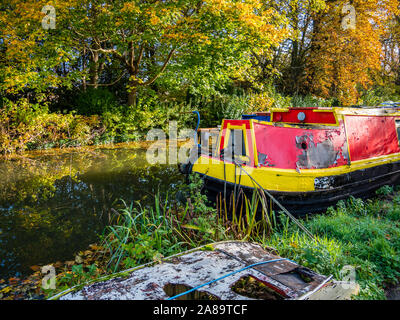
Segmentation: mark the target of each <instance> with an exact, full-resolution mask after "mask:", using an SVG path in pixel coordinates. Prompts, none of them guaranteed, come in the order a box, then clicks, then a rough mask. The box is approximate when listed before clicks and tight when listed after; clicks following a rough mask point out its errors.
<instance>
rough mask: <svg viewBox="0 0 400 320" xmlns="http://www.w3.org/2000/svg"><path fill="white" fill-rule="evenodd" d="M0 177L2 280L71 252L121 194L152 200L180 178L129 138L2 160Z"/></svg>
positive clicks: (100, 224)
mask: <svg viewBox="0 0 400 320" xmlns="http://www.w3.org/2000/svg"><path fill="white" fill-rule="evenodd" d="M0 177H1V179H2V182H1V184H0V279H1V278H6V277H11V276H19V275H21V274H22V275H25V274H27V273H29V272H30V271H31V270H30V269H29V266H32V265H38V264H39V265H40V264H47V263H50V262H55V261H61V260H71V259H73V254H74V253H76V252H77V251H79V250H83V249H85V248H87V246H88V245H89V244H90V243H93V242H94V241H96V240H97V234H99V233H101V232H102V231H103V229H104V226H105V225H107V224H108V223H109V219H110V217H112V215H113V213H112V210H111V208H114V209H118V208H119V207H121V206H122V201H121V200H120V199H124V200H125V201H126V202H127V203H130V202H132V201H134V200H141V201H142V203H147V204H152V203H154V197H153V195H154V194H155V193H156V192H157V190H160V193H161V194H163V193H165V192H166V191H168V190H169V189H171V188H173V186H174V185H175V184H176V183H178V182H179V181H181V180H182V176H181V175H180V174H179V172H178V170H177V167H176V166H167V165H149V164H148V163H147V161H146V156H145V150H144V149H137V148H133V147H131V146H129V145H126V146H122V147H119V148H114V149H96V150H90V151H87V150H86V151H83V150H74V151H70V152H67V153H65V152H63V153H61V152H60V154H55V155H34V154H29V155H28V156H27V157H25V158H24V159H18V160H0Z"/></svg>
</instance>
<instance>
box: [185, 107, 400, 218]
mask: <svg viewBox="0 0 400 320" xmlns="http://www.w3.org/2000/svg"><path fill="white" fill-rule="evenodd" d="M211 131H212V130H205V132H202V140H201V141H202V142H201V145H199V148H198V150H199V151H198V152H195V154H192V157H191V159H190V161H189V162H188V163H187V164H186V165H184V166H182V168H183V171H184V172H185V173H191V172H194V173H197V174H199V175H201V176H202V177H203V178H204V181H205V188H206V189H207V190H208V193H209V195H210V196H212V197H214V196H216V195H218V194H219V193H222V192H223V193H224V196H227V195H229V193H230V192H232V190H236V189H237V188H242V189H243V190H244V191H245V192H252V190H253V189H254V188H260V187H261V188H263V189H264V190H266V191H268V192H269V193H270V194H271V195H272V196H273V197H274V198H275V199H277V200H278V201H279V202H280V203H281V204H282V205H283V206H284V207H285V208H286V209H287V210H289V211H290V212H291V213H293V214H296V215H303V214H308V213H315V212H323V211H325V210H326V209H327V208H328V207H329V206H332V205H335V204H336V203H337V202H338V201H339V200H342V199H346V198H348V197H349V196H354V197H359V198H366V197H368V196H370V195H371V194H373V193H374V192H375V191H376V190H377V189H378V188H380V187H382V186H384V185H395V184H397V183H398V182H399V181H400V144H399V141H400V140H399V138H400V106H399V105H397V104H388V105H383V106H381V107H348V108H321V107H310V108H288V109H275V110H272V111H271V112H270V113H262V114H260V113H259V114H254V115H245V116H243V117H242V119H224V120H223V121H222V124H221V126H220V128H219V130H218V135H216V134H215V136H216V137H217V138H216V139H215V140H216V141H215V143H214V145H213V146H214V148H213V149H214V150H212V151H210V150H209V149H210V148H209V147H208V146H207V144H208V140H209V139H208V137H209V136H210V135H211V134H210V132H211ZM214 131H215V130H214ZM241 168H242V169H243V170H241ZM214 199H215V198H214Z"/></svg>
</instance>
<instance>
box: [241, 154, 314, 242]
mask: <svg viewBox="0 0 400 320" xmlns="http://www.w3.org/2000/svg"><path fill="white" fill-rule="evenodd" d="M233 164H234V165H235V166H236V167H238V168H239V169H240V170H242V171H243V172H244V173H245V174H247V175H248V176H249V178H250V179H251V180H252V181H253V182H254V183H255V184H256V185H257V186H258V187H259V188H260V189H261V190H263V191H264V192H265V193H266V194H267V196H268V197H269V198H270V199H271V200H272V201H273V202H275V203H276V204H277V205H278V206H279V208H281V210H282V211H283V212H284V213H285V214H286V215H287V216H288V217H289V218H290V219H291V220H292V221H293V222H294V223H295V224H296V225H297V226H298V227H299V228H300V229H301V230H303V231H304V232H305V233H306V234H307V235H308V236H309V237H310V238H311V239H313V240H315V241H316V242H318V240H317V238H316V237H315V236H314V235H313V234H312V233H311V232H310V231H309V230H308V229H307V228H306V227H305V226H304V225H303V224H302V223H301V222H300V221H299V220H298V219H296V218H295V217H294V216H293V215H292V214H291V213H290V212H289V211H288V210H287V209H286V208H285V207H284V206H283V205H282V204H281V203H280V202H279V201H278V200H276V199H275V197H274V196H273V195H272V194H270V193H269V192H268V191H267V190H265V189H264V188H263V187H262V186H261V185H260V184H259V183H258V182H257V180H256V179H254V178H253V177H252V176H251V175H250V174H249V173H248V172H247V171H246V170H244V169H243V167H242V166H241V165H239V164H238V163H236V162H235V161H233Z"/></svg>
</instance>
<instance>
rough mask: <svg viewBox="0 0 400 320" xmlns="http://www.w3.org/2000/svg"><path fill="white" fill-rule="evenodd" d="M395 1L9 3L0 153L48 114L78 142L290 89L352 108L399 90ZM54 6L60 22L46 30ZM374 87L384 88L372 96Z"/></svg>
mask: <svg viewBox="0 0 400 320" xmlns="http://www.w3.org/2000/svg"><path fill="white" fill-rule="evenodd" d="M398 5H399V3H398V0H385V1H373V0H354V1H346V0H240V1H239V0H204V1H198V0H168V1H146V0H134V1H132V0H118V1H109V0H106V1H97V0H96V1H90V0H62V1H47V0H46V1H45V0H38V1H24V0H10V1H7V2H2V3H1V4H0V12H1V14H0V94H1V95H2V106H0V108H1V114H2V118H1V119H0V128H2V129H1V130H2V132H3V136H2V137H0V141H2V142H1V144H2V146H0V151H1V152H2V153H4V152H9V151H8V150H14V151H15V150H21V149H26V146H27V144H31V145H34V144H36V143H37V139H36V138H35V137H39V136H40V137H41V136H42V135H46V134H45V133H44V132H45V131H46V125H45V124H44V122H45V121H50V120H43V119H50V118H51V119H56V120H51V121H53V122H54V123H55V129H54V130H56V131H57V132H59V133H60V134H56V135H54V137H58V138H59V139H61V140H65V139H67V140H68V139H75V140H78V141H81V142H79V143H78V144H80V143H85V142H84V141H87V142H89V141H91V140H92V139H90V137H93V136H95V135H96V134H94V133H93V132H100V131H99V130H100V129H99V128H104V130H105V132H106V133H108V134H110V135H115V134H120V135H121V134H122V135H125V136H129V137H138V134H137V131H140V130H141V131H144V130H145V129H148V128H149V127H151V125H152V124H153V125H154V126H155V125H158V124H163V123H165V121H166V120H167V119H170V117H171V112H172V113H173V114H174V115H178V114H180V113H179V112H182V111H187V110H190V109H193V108H194V107H195V108H197V109H199V110H200V111H201V112H202V114H203V117H204V118H206V119H211V120H210V121H208V123H207V124H208V125H215V123H214V121H216V122H218V121H220V119H221V117H226V116H237V115H238V114H240V113H242V112H251V111H255V110H257V111H260V110H264V109H267V108H271V107H284V106H288V105H289V104H290V103H293V102H291V101H292V97H293V101H297V100H298V97H299V96H302V97H306V98H305V100H304V101H320V102H321V103H323V102H322V100H318V99H326V101H330V103H329V105H343V106H348V105H353V104H362V103H377V102H379V101H380V99H381V100H382V99H384V97H388V96H389V95H390V97H392V96H393V97H394V98H393V99H396V97H397V96H398V95H399V94H400V90H399V89H398V87H397V86H398V85H400V55H399V51H400V36H399V34H400V31H399V30H400V28H399V26H400V18H399V16H398V14H399V12H398ZM46 8H47V9H46ZM49 8H53V9H54V13H55V17H54V28H44V27H43V21H48V19H49V15H50V14H51V10H50V11H49ZM46 19H47V20H46ZM371 92H373V93H375V92H384V94H386V95H382V98H376V99H375V98H372V99H371V95H372V94H371ZM388 92H389V93H390V94H387V93H388ZM310 96H312V99H313V100H310V99H309V100H307V99H308V98H307V97H310ZM228 97H231V99H230V100H229V98H228ZM21 99H22V100H21ZM296 99H297V100H296ZM390 99H392V98H390ZM386 100H388V99H386ZM237 102H238V103H237ZM312 103H314V102H312ZM223 104H224V105H223ZM11 105H12V106H24V107H21V108H20V110H19V111H18V112H20V113H21V114H22V113H24V112H26V113H27V115H29V117H31V118H32V119H35V120H34V121H36V122H35V123H36V124H35V125H33V126H32V128H37V130H31V131H29V130H28V132H29V133H25V129H24V128H25V127H24V128H22V127H21V125H22V124H21V123H19V122H18V120H13V119H17V118H15V117H9V116H8V114H9V112H11V111H10V110H11V109H12V108H11V109H10V106H11ZM216 105H220V106H219V107H218V108H215V106H216ZM18 108H19V107H18ZM166 109H168V110H170V111H171V110H172V111H171V112H166V111H165V110H166ZM35 110H36V111H35ZM46 113H49V114H52V115H51V116H50V115H45V114H46ZM81 116H98V118H97V120H96V121H94V122H93V121H91V120H90V119H89V118H82V117H81ZM57 119H58V120H57ZM212 119H214V120H212ZM10 121H11V122H10ZM13 121H14V122H13ZM15 121H17V122H15ZM32 121H33V120H32ZM82 121H83V123H84V124H82V128H86V129H85V130H86V131H85V130H84V131H85V132H86V133H87V136H88V137H89V139H87V138H84V137H85V134H83V135H82V136H79V135H77V136H76V137H75V138H71V133H70V132H71V131H70V130H69V129H68V127H66V125H65V124H66V123H81V122H82ZM95 122H96V124H94V123H95ZM92 125H94V128H91V129H90V130H89V129H87V127H91V126H92ZM4 128H7V130H6V129H4ZM13 130H14V131H16V132H18V133H13ZM68 130H69V131H68ZM68 132H69V133H68ZM42 141H47V140H46V139H42ZM45 144H47V142H46V143H45ZM52 144H54V145H57V143H56V142H55V143H53V142H52Z"/></svg>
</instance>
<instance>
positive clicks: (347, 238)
mask: <svg viewBox="0 0 400 320" xmlns="http://www.w3.org/2000/svg"><path fill="white" fill-rule="evenodd" d="M200 189H201V181H192V183H191V184H190V185H189V187H188V189H185V187H184V186H182V188H181V189H180V190H179V192H181V193H184V194H186V196H187V198H186V201H184V202H179V201H176V200H175V198H174V197H172V196H171V197H168V198H166V199H160V198H156V200H155V203H154V206H147V207H142V206H140V205H139V203H136V204H132V205H127V206H126V207H125V208H124V209H122V210H121V211H119V214H118V216H117V217H116V219H115V220H114V221H113V223H112V224H111V225H110V226H108V227H106V229H105V232H104V233H103V236H102V237H101V239H99V241H98V244H96V245H91V246H89V248H88V250H85V251H81V252H79V253H78V254H77V255H76V256H75V257H74V259H71V261H66V262H64V263H60V262H58V263H55V264H53V266H54V267H55V268H56V269H55V270H56V275H57V276H56V279H57V280H56V289H49V290H43V289H42V288H40V286H41V281H42V278H43V275H41V273H40V267H38V266H35V267H34V268H36V272H35V273H33V275H32V276H31V277H29V278H27V279H25V281H19V282H18V280H17V279H10V280H9V281H8V283H7V281H3V283H2V284H0V288H2V289H0V294H2V299H15V298H29V297H30V298H34V299H35V298H45V297H50V296H52V295H54V294H56V293H58V292H61V291H63V290H65V289H67V288H69V287H71V286H74V285H80V284H83V283H86V282H88V281H96V279H98V278H100V277H102V276H109V275H111V274H112V273H115V272H118V271H121V270H125V269H128V268H132V267H134V266H137V265H141V264H143V263H147V262H151V261H156V262H157V261H158V262H161V261H162V259H163V257H167V256H170V255H172V254H175V253H179V252H182V251H184V250H187V249H190V248H195V247H198V246H200V245H204V244H207V243H211V242H216V241H221V240H246V241H252V242H257V243H260V244H262V245H263V246H265V247H266V246H268V247H273V248H275V249H276V253H277V254H279V255H280V256H283V257H286V258H289V259H292V260H294V261H297V262H298V263H300V264H302V265H304V266H306V267H308V268H310V269H312V270H314V271H316V272H318V273H321V274H325V275H327V274H333V275H334V277H335V278H336V279H337V280H341V279H343V278H344V277H346V275H345V274H343V273H342V270H343V267H344V266H352V267H354V270H355V272H356V281H357V282H358V283H359V284H360V288H361V290H360V294H359V296H357V297H356V299H386V295H388V297H389V298H390V297H394V296H395V295H393V294H391V292H392V291H393V290H392V289H390V288H393V287H396V286H397V285H398V283H399V282H398V279H399V278H400V260H399V256H400V241H399V239H400V238H399V236H400V224H399V222H398V221H399V218H400V192H399V191H394V190H393V188H391V187H384V188H382V189H380V190H379V191H378V192H377V196H376V198H374V199H370V200H367V201H361V200H359V199H354V198H352V199H349V200H348V201H347V202H339V203H338V205H337V208H336V209H333V208H332V209H329V210H328V212H327V213H326V214H325V215H317V216H312V217H309V218H308V219H306V220H304V221H303V223H304V225H305V226H306V227H307V228H308V229H309V230H310V231H311V232H312V233H313V234H314V235H315V236H316V239H317V241H314V240H311V239H310V238H308V237H307V236H306V235H305V234H304V233H302V231H301V230H299V229H298V227H297V226H295V225H293V224H292V223H291V222H290V221H289V220H288V219H286V217H285V216H282V215H278V214H277V216H276V219H277V220H278V221H280V223H278V224H277V225H275V226H274V228H273V232H272V233H271V232H263V231H265V230H268V228H269V224H268V222H266V221H265V220H264V219H262V220H260V221H255V220H254V219H253V216H252V213H251V210H250V211H247V212H248V214H247V215H243V216H242V218H241V219H240V220H238V219H236V220H233V221H232V220H227V219H226V218H225V217H224V212H223V211H221V210H218V209H217V210H216V209H215V208H212V207H209V206H208V205H207V204H206V202H205V199H204V197H203V196H202V195H201V194H200V193H199V191H200ZM248 201H249V202H248V205H249V206H248V208H250V207H252V206H251V205H252V204H254V203H251V200H248ZM260 231H261V232H260ZM385 289H387V290H386V291H387V292H385ZM390 290H392V291H390Z"/></svg>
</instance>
